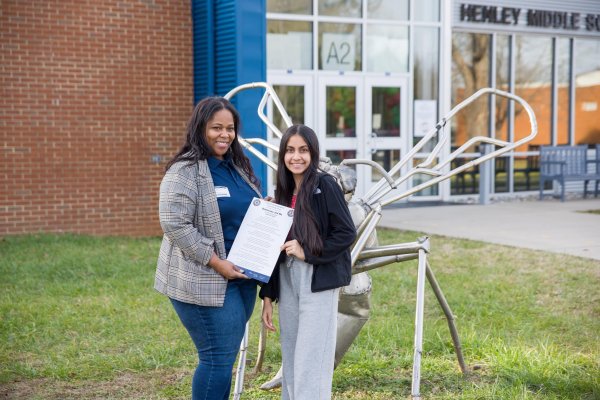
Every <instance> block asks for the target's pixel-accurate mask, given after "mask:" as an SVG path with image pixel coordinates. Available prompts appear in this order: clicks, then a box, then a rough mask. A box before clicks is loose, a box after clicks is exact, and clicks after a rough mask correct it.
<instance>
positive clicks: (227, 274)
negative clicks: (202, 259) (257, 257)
mask: <svg viewBox="0 0 600 400" xmlns="http://www.w3.org/2000/svg"><path fill="white" fill-rule="evenodd" d="M208 266H209V267H211V268H212V269H214V270H215V271H217V272H218V273H219V274H220V275H221V276H223V278H225V279H228V280H231V279H238V278H241V279H250V278H248V277H247V276H246V275H244V274H243V273H242V270H240V269H239V268H238V267H236V266H235V264H234V263H232V262H231V261H229V260H221V259H220V258H219V256H217V255H216V254H214V253H213V255H212V257H211V258H210V261H209V262H208Z"/></svg>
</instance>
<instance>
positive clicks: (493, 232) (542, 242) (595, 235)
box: [380, 197, 600, 260]
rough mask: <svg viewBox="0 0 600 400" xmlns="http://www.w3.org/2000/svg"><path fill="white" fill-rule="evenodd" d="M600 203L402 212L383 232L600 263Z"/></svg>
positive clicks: (397, 210) (387, 219)
mask: <svg viewBox="0 0 600 400" xmlns="http://www.w3.org/2000/svg"><path fill="white" fill-rule="evenodd" d="M586 210H600V199H599V198H595V199H594V198H593V197H592V198H591V199H590V198H589V197H588V199H573V200H568V201H566V202H564V203H561V202H560V201H558V200H554V199H553V200H544V201H537V200H515V201H513V202H498V203H494V204H489V205H479V204H471V205H463V204H460V205H459V204H457V205H441V206H433V207H422V206H406V207H404V206H402V207H390V208H386V209H384V210H383V218H382V221H381V223H380V226H383V227H389V228H395V229H402V230H411V231H417V232H423V233H427V234H436V235H444V236H450V237H457V238H464V239H472V240H479V241H484V242H490V243H498V244H503V245H508V246H516V247H523V248H528V249H536V250H545V251H550V252H555V253H564V254H570V255H574V256H580V257H586V258H593V259H596V260H600V214H590V213H582V212H580V211H586Z"/></svg>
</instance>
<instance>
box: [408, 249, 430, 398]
mask: <svg viewBox="0 0 600 400" xmlns="http://www.w3.org/2000/svg"><path fill="white" fill-rule="evenodd" d="M426 265H427V253H426V252H425V250H419V268H418V271H417V306H416V311H415V353H414V356H413V376H412V387H411V395H412V398H413V399H420V398H421V394H420V385H421V356H422V354H423V310H424V303H425V270H426V269H427V268H426Z"/></svg>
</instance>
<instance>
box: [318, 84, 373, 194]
mask: <svg viewBox="0 0 600 400" xmlns="http://www.w3.org/2000/svg"><path fill="white" fill-rule="evenodd" d="M317 90H318V91H317V93H318V94H317V103H318V107H317V118H318V128H317V134H318V135H319V142H320V145H321V155H324V156H326V157H329V158H330V159H331V162H332V163H333V164H335V165H337V164H339V163H340V162H341V161H342V160H344V159H350V158H367V157H370V156H369V155H368V154H367V153H368V150H367V149H365V148H364V145H363V142H364V140H363V136H364V132H363V130H364V111H363V110H364V94H363V84H362V78H360V77H355V76H352V77H346V76H329V77H319V84H318V89H317ZM353 168H355V169H356V170H357V178H358V181H359V183H358V188H361V187H362V186H363V183H362V181H364V179H365V177H364V176H365V175H364V174H365V168H362V167H358V168H357V167H356V166H353Z"/></svg>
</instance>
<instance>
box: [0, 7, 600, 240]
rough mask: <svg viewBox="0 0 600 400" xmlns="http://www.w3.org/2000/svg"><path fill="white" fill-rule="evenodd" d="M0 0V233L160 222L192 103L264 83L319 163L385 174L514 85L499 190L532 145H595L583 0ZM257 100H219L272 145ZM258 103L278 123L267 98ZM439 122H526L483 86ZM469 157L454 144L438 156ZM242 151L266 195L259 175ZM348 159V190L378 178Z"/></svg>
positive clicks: (478, 127) (514, 177) (457, 185)
mask: <svg viewBox="0 0 600 400" xmlns="http://www.w3.org/2000/svg"><path fill="white" fill-rule="evenodd" d="M0 8H1V9H0V49H1V50H0V71H1V74H0V82H1V88H2V96H0V115H1V120H0V143H1V144H0V146H1V147H0V235H8V234H21V233H32V232H75V233H87V234H99V235H106V234H110V235H113V234H114V235H131V236H143V235H155V234H160V232H161V231H160V226H159V224H158V211H157V207H158V185H159V183H160V180H161V178H162V175H163V173H164V166H165V163H166V161H167V160H168V159H169V157H170V156H172V155H173V154H174V152H175V151H176V150H177V149H178V148H179V146H180V145H181V143H182V140H183V134H184V130H185V126H186V123H187V119H188V117H189V115H190V113H191V111H192V109H193V106H194V104H195V103H196V102H197V101H198V100H199V99H200V98H202V97H204V96H206V95H211V94H218V95H224V94H225V93H227V92H228V91H229V90H231V89H232V88H234V87H236V86H238V85H240V84H244V83H248V82H255V81H266V82H268V83H270V84H271V85H273V87H274V89H275V91H276V93H277V94H278V96H279V97H280V99H281V100H282V102H283V104H284V106H285V108H286V110H287V111H288V113H289V114H290V116H291V118H292V120H293V121H294V122H298V123H304V124H307V125H309V126H311V127H313V128H314V129H315V131H316V132H317V133H318V134H319V135H320V141H321V146H322V152H323V155H325V156H328V157H330V158H331V159H332V160H333V161H334V162H339V161H340V160H342V159H346V158H363V159H369V160H373V161H375V162H377V163H379V164H381V165H382V166H383V167H384V168H386V169H388V170H389V169H390V168H391V167H392V166H393V165H394V164H395V163H396V162H397V161H398V160H399V159H400V157H401V156H402V155H404V154H406V153H407V152H408V151H409V150H410V149H411V147H412V146H413V145H414V144H415V143H416V142H418V141H419V139H420V137H422V135H423V134H424V133H425V132H426V131H428V130H429V129H431V128H432V127H433V126H434V125H435V123H436V122H437V121H439V120H440V119H441V118H443V117H444V116H445V115H446V114H447V113H448V112H449V111H450V110H451V109H452V107H453V106H455V105H456V104H458V103H459V102H460V101H461V100H463V99H465V98H466V97H468V96H469V95H471V94H472V93H474V92H475V91H477V90H478V89H480V88H483V87H495V88H499V89H502V90H505V91H509V92H512V93H515V94H517V95H519V96H521V97H522V98H524V99H525V100H526V101H527V102H528V103H529V104H530V105H531V106H532V108H533V110H534V112H535V115H536V117H537V122H538V126H539V133H538V136H537V137H536V138H535V140H534V141H533V142H531V143H529V144H528V145H525V146H522V148H519V149H517V151H515V152H514V153H511V154H509V155H507V156H505V157H502V158H500V159H497V160H495V161H494V166H493V167H494V173H493V174H492V175H493V183H492V191H493V193H494V195H496V196H509V197H510V196H520V195H527V194H533V193H536V191H537V190H538V188H539V180H538V176H539V166H538V162H537V160H538V157H539V146H541V145H550V144H553V145H561V144H569V145H576V144H585V145H590V156H591V157H592V156H594V157H595V156H596V155H595V152H594V151H593V150H592V146H591V145H595V144H598V143H600V109H599V104H598V103H600V2H598V1H595V0H576V1H570V2H565V1H553V0H544V1H539V0H530V1H508V0H506V1H489V0H488V1H485V0H481V1H474V2H470V1H469V2H466V1H454V0H452V1H450V0H219V1H217V0H202V1H200V0H198V1H197V0H192V1H187V0H186V1H174V0H173V1H167V0H164V1H163V0H131V1H126V0H98V1H94V2H89V1H77V0H54V1H44V2H39V1H32V0H20V1H16V0H13V1H6V0H5V1H2V2H0ZM261 97H262V92H260V91H258V90H257V91H247V92H243V93H241V94H240V95H239V96H236V97H235V98H234V103H235V104H236V106H237V107H238V109H239V110H240V111H241V114H242V121H243V131H242V134H243V135H244V136H245V137H261V138H264V139H267V140H269V141H272V142H274V143H275V142H276V140H275V139H274V138H273V134H272V133H271V132H269V131H268V130H267V129H266V127H264V126H263V124H262V123H261V122H260V120H259V119H258V117H257V116H256V109H257V107H258V102H259V101H260V99H261ZM267 112H268V113H269V114H270V116H271V117H272V118H273V120H274V121H275V123H276V124H277V125H278V126H279V127H280V128H282V129H283V128H284V124H283V121H282V119H281V117H280V116H279V115H278V114H277V111H276V110H274V109H273V107H272V106H271V105H268V107H267ZM447 129H451V141H450V142H449V143H447V147H446V148H445V149H444V152H446V154H447V153H449V152H451V151H452V150H453V149H456V148H458V147H459V146H461V145H462V144H464V143H465V142H466V141H467V140H468V139H469V138H470V137H473V136H480V135H484V136H490V137H494V138H500V139H503V140H511V141H514V140H518V139H519V138H522V137H524V136H526V135H528V134H529V127H528V121H527V118H526V115H525V113H524V112H523V110H521V109H520V108H519V107H518V106H514V105H513V104H512V103H509V102H507V101H505V100H504V99H503V98H493V97H486V98H481V99H479V100H478V101H477V102H476V103H474V104H473V105H472V106H470V107H468V108H466V109H465V110H463V111H462V112H461V114H460V115H459V116H458V117H456V118H453V119H452V120H451V124H449V126H448V128H447ZM430 148H431V147H430ZM430 148H429V149H430ZM265 151H266V150H265ZM478 154H479V149H478V148H473V149H469V151H468V152H466V153H464V154H463V155H462V156H461V157H460V158H459V159H457V160H456V161H455V162H454V164H453V165H460V164H461V163H463V162H467V161H469V160H470V159H472V158H473V157H476V156H477V155H478ZM425 155H426V153H423V154H422V156H423V157H424V156H425ZM253 161H254V166H255V169H256V171H257V174H258V175H259V177H260V178H261V180H262V181H263V186H264V191H265V192H268V193H272V190H273V174H272V173H271V172H270V171H269V170H268V169H267V167H265V166H264V165H261V164H260V163H259V162H257V161H256V160H253ZM356 171H357V177H358V188H359V189H358V191H359V193H360V192H361V191H365V190H366V189H367V188H368V187H369V186H370V185H371V184H372V182H374V181H377V180H378V179H379V178H380V177H379V176H378V175H377V173H376V171H372V170H371V169H370V168H367V167H364V166H358V167H356ZM418 179H420V177H418V176H417V177H415V178H414V180H413V181H412V182H407V183H406V184H407V185H414V184H415V183H417V182H415V180H418ZM477 182H478V170H477V169H473V170H471V171H466V172H465V173H463V174H461V175H460V176H457V177H454V178H452V179H450V180H448V181H445V182H442V183H440V184H438V185H437V186H435V187H432V188H430V189H427V190H425V191H423V192H420V193H418V194H417V195H414V196H412V197H411V198H410V199H409V200H408V201H423V200H460V199H461V198H465V197H473V196H477V195H478V190H479V187H478V184H477ZM574 189H575V190H578V188H577V187H574ZM548 190H552V189H551V188H548Z"/></svg>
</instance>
